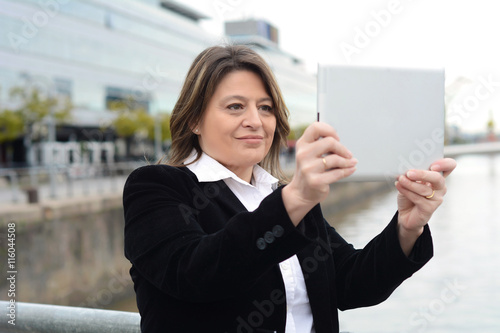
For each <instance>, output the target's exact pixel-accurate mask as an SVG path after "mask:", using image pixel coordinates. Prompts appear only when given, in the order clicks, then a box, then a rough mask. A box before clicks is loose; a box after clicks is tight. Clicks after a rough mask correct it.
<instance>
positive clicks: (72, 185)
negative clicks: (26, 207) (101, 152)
mask: <svg viewBox="0 0 500 333" xmlns="http://www.w3.org/2000/svg"><path fill="white" fill-rule="evenodd" d="M144 164H145V163H144V162H141V163H139V162H137V163H132V162H127V163H112V164H99V165H85V164H78V165H52V166H46V167H30V168H8V169H7V168H5V169H0V178H4V179H5V180H6V186H4V187H3V188H0V198H1V199H2V200H4V201H5V200H6V199H7V198H8V199H7V200H9V199H10V201H11V202H13V203H17V202H22V201H23V200H24V197H25V196H29V194H30V193H29V192H31V193H33V192H36V195H38V194H40V195H39V196H42V194H43V196H45V197H48V198H51V199H54V198H57V197H61V196H63V197H72V196H74V195H75V193H76V192H80V194H81V195H89V194H91V192H92V191H91V188H93V189H94V191H93V192H94V193H101V192H103V190H105V189H107V190H108V191H112V192H116V191H120V190H121V188H120V185H123V184H122V183H123V182H124V180H125V178H126V177H127V176H128V174H129V173H130V172H132V171H133V170H134V169H135V168H137V167H139V166H141V165H144ZM27 201H28V200H27Z"/></svg>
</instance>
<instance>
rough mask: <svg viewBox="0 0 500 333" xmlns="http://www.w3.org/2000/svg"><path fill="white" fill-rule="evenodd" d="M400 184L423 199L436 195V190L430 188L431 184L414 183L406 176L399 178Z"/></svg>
mask: <svg viewBox="0 0 500 333" xmlns="http://www.w3.org/2000/svg"><path fill="white" fill-rule="evenodd" d="M398 182H399V183H400V184H401V185H402V186H403V187H404V188H405V189H407V190H409V191H411V192H413V193H415V194H418V195H420V196H421V197H428V196H431V195H432V194H433V193H434V189H433V188H432V187H431V186H429V185H428V184H429V183H421V182H419V181H416V182H415V181H412V180H410V179H408V177H406V176H403V175H401V176H399V178H398Z"/></svg>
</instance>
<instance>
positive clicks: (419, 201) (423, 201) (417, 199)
mask: <svg viewBox="0 0 500 333" xmlns="http://www.w3.org/2000/svg"><path fill="white" fill-rule="evenodd" d="M395 185H396V189H397V190H398V191H399V193H400V194H401V195H403V196H404V197H405V198H407V199H408V200H410V201H411V202H412V203H413V204H415V205H420V206H421V207H422V205H424V206H426V207H429V210H431V207H433V206H434V203H433V201H435V200H432V199H434V197H435V196H436V195H434V197H433V198H432V199H427V198H425V197H423V196H421V195H420V194H417V193H415V192H413V191H411V190H409V189H407V188H406V187H405V186H404V185H403V184H402V183H401V182H399V181H396V183H395Z"/></svg>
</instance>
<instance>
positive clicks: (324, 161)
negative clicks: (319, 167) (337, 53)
mask: <svg viewBox="0 0 500 333" xmlns="http://www.w3.org/2000/svg"><path fill="white" fill-rule="evenodd" d="M323 164H324V165H325V171H326V170H327V169H328V167H327V166H326V160H325V158H324V157H323Z"/></svg>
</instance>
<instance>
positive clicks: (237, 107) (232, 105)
mask: <svg viewBox="0 0 500 333" xmlns="http://www.w3.org/2000/svg"><path fill="white" fill-rule="evenodd" d="M227 108H228V109H229V110H234V111H237V110H241V109H243V105H242V104H231V105H228V107H227Z"/></svg>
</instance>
